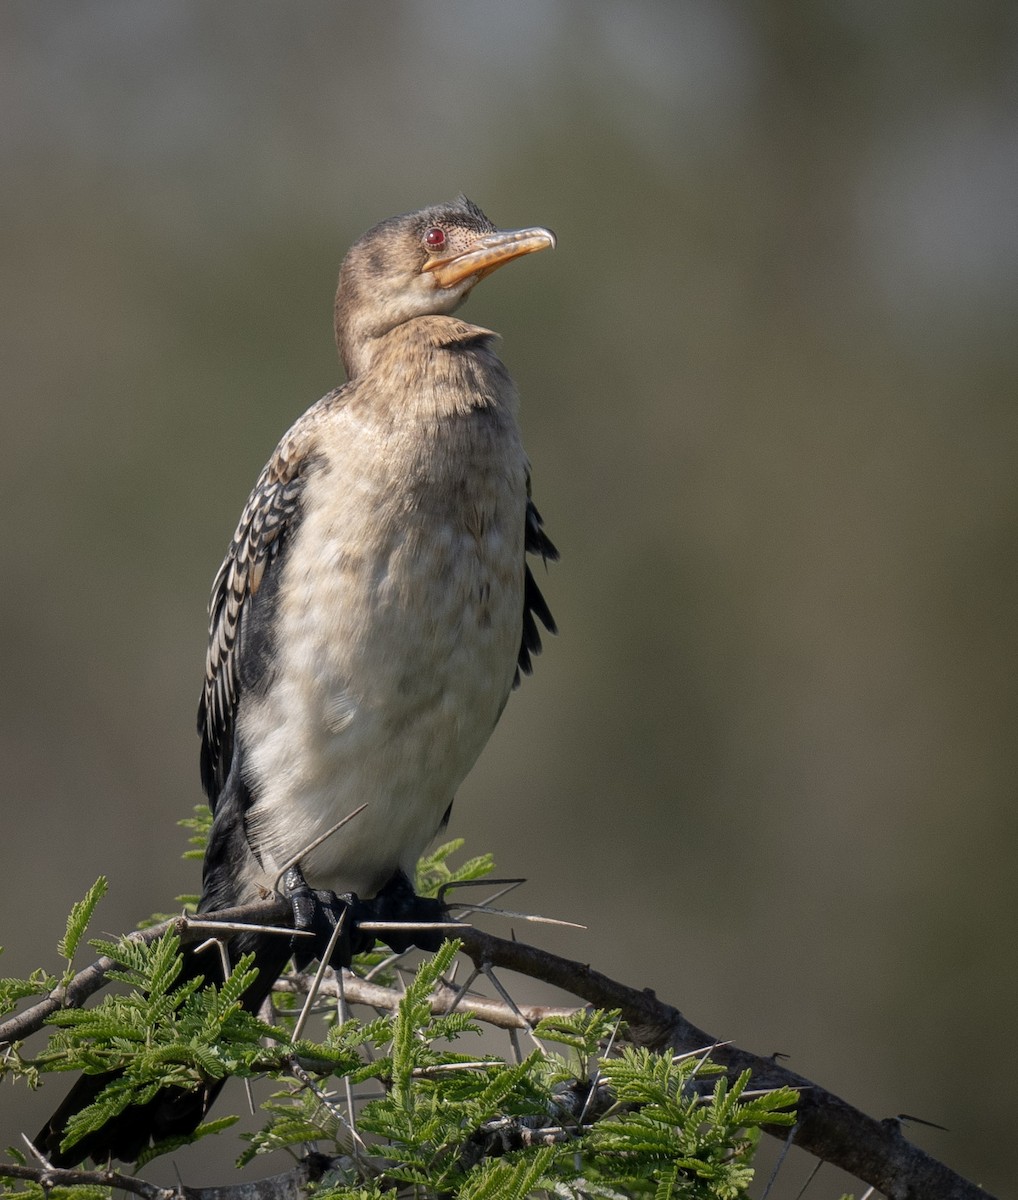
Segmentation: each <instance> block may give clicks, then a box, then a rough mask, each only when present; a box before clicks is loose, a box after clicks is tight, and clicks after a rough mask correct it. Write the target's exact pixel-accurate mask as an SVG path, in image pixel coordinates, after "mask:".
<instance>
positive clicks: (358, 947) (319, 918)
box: [283, 867, 375, 971]
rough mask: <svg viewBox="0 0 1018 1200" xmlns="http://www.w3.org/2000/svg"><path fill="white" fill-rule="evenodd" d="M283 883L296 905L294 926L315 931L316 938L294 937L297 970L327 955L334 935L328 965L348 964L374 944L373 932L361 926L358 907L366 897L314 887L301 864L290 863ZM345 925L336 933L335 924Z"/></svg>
mask: <svg viewBox="0 0 1018 1200" xmlns="http://www.w3.org/2000/svg"><path fill="white" fill-rule="evenodd" d="M283 886H284V888H285V889H286V895H287V898H288V899H289V901H290V904H291V906H292V908H293V927H294V929H296V930H298V931H299V932H301V933H313V934H314V935H315V936H314V938H306V937H297V938H294V939H293V958H294V962H295V963H296V965H297V970H298V971H303V970H304V968H305V967H307V966H308V965H309V963H311V962H313V961H314V960H315V959H316V958H317V959H319V960H321V959H324V958H325V956H326V954H327V953H328V949H329V943H330V942H332V941H333V939H334V938H335V944H334V946H333V949H332V954H331V955H330V956H329V966H331V967H348V966H349V965H350V963H351V961H352V960H353V956H354V955H355V954H363V953H364V952H365V951H366V950H370V949H371V947H372V945H373V944H374V940H375V939H374V935H373V934H370V933H364V932H362V931H361V930H360V929H359V927H358V921H359V919H360V913H359V909H360V908H361V906H362V905H363V901H361V900H359V899H358V898H357V897H356V896H355V895H353V894H352V893H351V894H348V895H345V896H337V895H336V893H335V892H329V891H323V890H316V889H315V888H312V887H311V886H310V885H309V884H308V882H307V880H306V879H305V878H304V875H303V873H302V871H301V869H300V867H291V868H290V870H289V871H287V873H286V875H285V876H284V880H283ZM341 922H342V928H341V929H340V931H339V934H338V936H336V926H337V925H339V924H340V923H341Z"/></svg>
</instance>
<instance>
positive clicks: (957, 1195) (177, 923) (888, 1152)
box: [0, 900, 992, 1200]
mask: <svg viewBox="0 0 1018 1200" xmlns="http://www.w3.org/2000/svg"><path fill="white" fill-rule="evenodd" d="M213 921H215V922H217V923H219V922H225V923H230V922H238V921H254V922H257V923H259V924H264V925H274V926H277V927H280V928H285V927H287V925H288V924H289V922H290V908H289V905H287V904H286V903H285V902H284V901H281V900H269V901H265V902H262V903H256V904H250V905H245V906H243V907H240V908H234V909H229V910H224V911H223V912H220V913H205V914H203V916H202V921H201V926H202V928H200V929H199V928H195V927H194V923H193V922H191V921H190V920H189V918H188V917H186V916H181V917H175V918H173V919H171V920H169V921H165V922H163V923H162V924H161V925H158V926H153V927H152V928H151V929H146V930H144V931H139V932H137V933H134V934H132V935H131V937H132V938H137V939H139V940H142V941H146V942H149V941H152V940H154V939H155V938H157V937H159V936H161V935H162V934H163V933H164V932H166V931H167V930H168V929H172V930H173V931H174V932H175V933H177V934H178V936H179V937H180V938H181V941H182V942H184V943H188V942H195V941H198V940H201V939H202V938H205V937H207V936H208V925H209V923H210V922H213ZM456 936H457V937H458V938H459V939H460V941H461V942H462V943H463V953H464V954H466V955H467V957H468V958H470V959H471V961H472V962H473V963H474V965H475V967H477V968H478V969H479V970H484V969H485V968H489V967H499V968H503V969H507V970H510V971H515V972H518V973H519V974H521V975H528V976H530V977H531V978H534V979H540V980H543V981H544V982H546V983H551V984H553V985H554V986H556V987H559V988H562V989H563V990H565V991H567V992H570V993H572V994H573V995H574V996H578V997H580V998H581V999H582V1000H584V1001H586V1002H587V1003H588V1004H591V1005H595V1006H597V1007H598V1008H606V1009H616V1008H617V1009H620V1010H621V1012H622V1017H623V1020H624V1021H625V1022H626V1023H627V1024H628V1026H629V1031H630V1035H631V1037H632V1038H633V1040H634V1041H635V1042H637V1043H638V1044H640V1045H643V1046H647V1047H650V1048H652V1049H655V1050H665V1049H671V1050H673V1051H675V1052H676V1053H683V1052H689V1051H694V1050H696V1049H698V1048H700V1047H704V1046H709V1045H714V1047H715V1048H714V1049H713V1050H712V1053H711V1057H712V1059H713V1060H714V1061H715V1062H717V1063H719V1064H720V1065H721V1066H724V1067H725V1068H726V1069H727V1071H728V1074H729V1075H730V1077H731V1078H733V1079H734V1078H735V1077H737V1076H738V1075H739V1074H740V1073H741V1072H742V1071H744V1070H746V1069H747V1068H748V1069H749V1070H750V1071H751V1072H752V1075H753V1087H754V1088H765V1089H770V1088H776V1087H792V1088H796V1089H798V1090H799V1091H800V1100H799V1104H798V1108H797V1122H796V1125H795V1128H794V1130H793V1134H792V1140H793V1142H794V1143H795V1144H796V1145H798V1146H801V1147H802V1148H803V1149H804V1150H807V1151H809V1152H810V1153H811V1154H814V1155H815V1156H816V1157H817V1158H819V1159H821V1160H823V1161H826V1162H830V1163H833V1164H834V1165H836V1166H839V1167H841V1168H842V1169H843V1170H845V1171H848V1172H849V1173H850V1174H852V1175H854V1176H856V1178H858V1179H860V1180H863V1181H864V1182H866V1183H868V1184H870V1185H871V1186H872V1187H874V1188H876V1189H878V1190H879V1191H880V1192H882V1193H883V1194H884V1195H885V1196H886V1197H888V1200H992V1197H990V1196H989V1193H987V1192H984V1191H983V1190H982V1189H981V1188H979V1187H978V1186H977V1185H975V1184H973V1183H970V1182H968V1181H967V1180H965V1179H963V1178H962V1177H961V1176H960V1175H958V1174H956V1173H955V1172H954V1171H952V1170H950V1168H948V1167H947V1166H945V1165H944V1164H943V1163H941V1162H938V1161H937V1160H936V1159H934V1158H932V1157H931V1156H930V1155H928V1154H926V1153H925V1151H923V1150H921V1149H919V1147H917V1146H914V1145H913V1144H912V1143H911V1142H909V1141H908V1140H907V1139H906V1138H905V1137H904V1136H903V1135H902V1132H901V1122H900V1120H898V1119H897V1118H894V1119H889V1120H883V1121H878V1120H876V1119H874V1118H873V1117H870V1116H867V1115H866V1114H865V1113H863V1112H861V1111H860V1110H859V1109H857V1108H854V1107H853V1106H852V1105H850V1104H848V1103H847V1102H846V1101H845V1100H843V1099H841V1097H839V1096H836V1095H834V1094H833V1093H832V1092H828V1091H827V1090H826V1089H824V1088H822V1087H820V1086H818V1085H817V1084H815V1083H813V1082H811V1081H810V1080H808V1079H806V1078H805V1077H804V1076H802V1075H798V1074H796V1073H795V1072H793V1071H789V1070H787V1069H786V1068H785V1067H782V1066H781V1065H780V1064H779V1063H777V1062H776V1061H775V1060H774V1059H773V1058H762V1057H760V1056H759V1055H756V1054H752V1053H750V1052H749V1051H748V1050H742V1049H740V1048H739V1047H737V1046H734V1045H731V1044H730V1043H726V1044H721V1043H720V1042H719V1041H718V1039H716V1038H714V1037H713V1036H712V1035H711V1034H709V1033H707V1032H706V1031H705V1030H702V1029H700V1028H698V1027H697V1026H696V1025H694V1024H692V1022H690V1021H688V1020H687V1019H686V1018H685V1017H684V1016H683V1015H682V1013H681V1012H679V1010H678V1009H676V1008H674V1007H672V1006H671V1005H669V1004H665V1003H664V1002H662V1001H661V1000H658V998H657V997H656V996H655V995H654V993H653V992H652V991H650V990H649V989H646V990H643V991H641V990H639V989H636V988H632V987H629V986H628V985H626V984H623V983H619V982H618V981H616V980H614V979H610V978H609V977H608V976H607V975H602V974H601V973H600V972H599V971H595V970H594V969H593V968H592V967H590V966H587V965H584V964H582V963H578V962H573V961H571V960H569V959H565V958H561V957H559V956H558V955H556V954H551V953H549V952H548V951H546V950H541V949H539V948H538V947H536V946H530V945H527V944H525V943H522V942H515V941H508V940H506V939H504V938H499V937H494V936H492V935H491V934H488V933H484V932H482V931H481V930H479V929H476V928H474V927H472V926H469V925H464V926H463V928H462V929H461V930H458V931H457V933H456ZM112 966H113V962H112V960H110V959H108V958H102V959H100V960H99V961H98V962H96V963H94V964H92V966H90V967H88V968H86V969H85V970H83V971H80V972H79V973H78V974H77V975H76V976H74V978H73V979H72V980H71V982H70V983H69V984H68V985H67V987H66V988H61V989H57V990H56V991H55V992H54V993H53V994H52V995H51V996H49V997H47V998H46V999H45V1000H44V1001H42V1002H40V1003H38V1004H36V1005H34V1006H32V1007H31V1008H28V1009H26V1010H25V1011H24V1012H22V1013H20V1014H18V1015H17V1016H15V1017H12V1018H10V1019H9V1020H8V1021H6V1022H3V1023H2V1024H0V1044H2V1043H3V1042H13V1041H17V1040H20V1039H22V1038H25V1037H27V1036H28V1035H29V1034H30V1033H33V1032H35V1031H37V1030H38V1029H40V1028H41V1027H42V1025H43V1023H44V1022H45V1020H46V1018H47V1017H48V1016H49V1015H50V1014H51V1013H53V1012H55V1011H56V1010H58V1009H59V1008H61V1007H72V1006H80V1005H81V1004H83V1003H84V1001H85V1000H86V999H87V998H88V996H90V995H91V994H92V993H93V992H95V991H97V990H98V989H99V988H101V987H102V986H103V985H104V983H105V979H106V974H107V972H108V971H109V969H110V968H111V967H112ZM287 986H290V987H293V986H295V984H294V982H293V980H292V979H288V981H287ZM378 990H380V991H383V992H384V991H385V989H378ZM344 991H345V994H346V998H347V1000H348V1001H354V1002H364V1003H368V1004H372V1005H380V1006H382V1007H391V1004H392V1002H393V1001H392V1000H385V998H384V997H381V996H379V995H378V994H377V991H376V990H374V985H371V984H366V983H364V981H358V980H355V979H353V978H351V977H347V978H346V979H345V980H344ZM448 1002H449V997H448V996H446V997H444V998H443V996H442V994H439V996H438V997H436V1001H435V1003H436V1005H438V1006H439V1007H438V1009H437V1011H441V1006H442V1005H443V1004H448ZM466 1008H467V1011H473V1012H475V1013H476V1015H477V1016H478V1017H479V1018H481V1019H483V1020H488V1019H492V1021H493V1023H495V1024H499V1025H501V1026H503V1027H505V1028H519V1027H520V1026H521V1025H522V1024H524V1023H525V1020H529V1019H530V1018H531V1016H534V1017H539V1016H544V1015H550V1011H553V1010H541V1009H537V1010H533V1011H532V1012H527V1011H525V1010H524V1011H523V1013H522V1017H523V1018H524V1020H523V1021H521V1018H520V1016H519V1015H517V1014H515V1013H513V1012H512V1011H511V1010H510V1009H509V1007H508V1006H506V1005H502V1004H499V1003H498V1002H496V1001H484V1002H483V1003H482V1004H478V1003H477V1002H476V1001H474V1000H471V1001H470V1002H469V1003H468V1004H467V1006H466ZM482 1009H483V1011H482ZM776 1136H780V1137H782V1138H784V1137H786V1136H787V1135H786V1134H785V1133H784V1132H783V1131H782V1132H780V1133H778V1134H777V1135H776ZM307 1162H308V1160H303V1162H302V1164H301V1165H300V1167H299V1168H298V1170H303V1169H304V1164H306V1163H307ZM3 1170H4V1171H5V1172H8V1173H10V1172H11V1169H10V1168H9V1167H6V1166H5V1167H4V1168H3ZM26 1172H27V1174H24V1173H26ZM19 1173H21V1174H22V1177H30V1178H36V1179H38V1178H40V1173H45V1169H44V1168H28V1167H26V1168H22V1169H21V1172H19ZM57 1174H60V1175H61V1176H64V1175H68V1174H72V1172H50V1175H51V1176H53V1177H54V1182H56V1179H55V1176H56V1175H57ZM77 1174H82V1173H81V1172H78V1173H77ZM100 1174H101V1173H100ZM291 1174H292V1173H291ZM283 1178H284V1177H280V1179H281V1180H282V1179H283ZM60 1182H70V1181H69V1180H64V1179H63V1178H62V1179H61V1180H60ZM137 1185H138V1186H135V1187H132V1188H128V1189H127V1190H132V1191H134V1192H135V1193H136V1194H137V1195H139V1196H142V1197H143V1200H163V1195H164V1193H163V1191H162V1189H153V1188H152V1185H150V1184H146V1183H143V1182H142V1181H140V1180H139V1181H137ZM116 1186H125V1185H124V1184H117V1185H116ZM243 1186H245V1187H247V1188H250V1186H251V1185H243ZM296 1186H297V1187H298V1188H299V1186H300V1185H299V1183H298V1184H296ZM286 1187H287V1192H286V1194H287V1195H294V1194H295V1193H293V1192H290V1191H289V1185H286ZM141 1189H147V1190H141ZM185 1191H186V1193H187V1195H188V1196H191V1195H194V1196H197V1197H199V1198H200V1200H211V1198H212V1197H213V1193H215V1194H216V1195H217V1196H218V1197H219V1198H220V1200H226V1198H227V1197H232V1200H242V1197H241V1195H240V1190H238V1189H237V1188H233V1189H231V1188H226V1189H197V1190H192V1189H185ZM177 1194H179V1192H178V1193H177ZM257 1195H258V1200H266V1196H267V1195H268V1194H267V1193H265V1192H264V1191H262V1189H261V1185H259V1190H258V1194H257ZM167 1200H168V1197H167ZM271 1200H278V1194H277V1193H276V1192H272V1193H271Z"/></svg>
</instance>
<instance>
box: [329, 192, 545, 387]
mask: <svg viewBox="0 0 1018 1200" xmlns="http://www.w3.org/2000/svg"><path fill="white" fill-rule="evenodd" d="M554 245H555V235H554V234H553V233H552V232H551V230H550V229H542V228H540V227H535V228H532V229H509V230H502V229H496V228H495V226H494V225H493V224H492V223H491V221H489V220H488V218H487V217H486V216H485V215H484V213H483V212H481V210H480V209H479V208H478V207H477V205H476V204H474V203H473V201H471V200H468V199H467V198H466V196H460V197H458V198H457V199H456V200H454V201H453V202H452V203H451V204H436V205H434V206H433V207H431V208H422V209H421V210H420V211H419V212H413V213H406V214H404V215H403V216H400V217H390V218H389V220H387V221H383V222H382V223H381V224H380V225H376V226H375V227H374V229H369V230H368V232H367V233H366V234H364V236H363V237H361V238H359V239H358V240H357V241H356V242H355V243H354V244H353V246H352V247H351V248H350V251H349V253H348V254H347V256H346V258H345V259H344V260H343V266H342V268H341V269H340V272H339V288H338V290H337V292H336V344H337V346H338V347H339V353H340V357H341V358H342V360H343V365H344V366H345V367H346V371H347V375H348V376H350V377H351V378H352V377H353V376H354V375H355V374H356V372H357V370H358V368H359V366H360V365H361V364H362V363H363V362H364V361H366V360H367V359H369V358H370V354H371V351H370V346H369V343H370V342H371V340H372V339H374V338H379V337H383V336H384V335H385V334H386V333H388V332H389V331H390V330H391V329H394V328H395V327H396V326H397V325H402V324H403V323H404V322H405V321H410V320H413V318H414V317H422V316H434V315H440V314H443V313H451V312H452V311H453V310H454V309H456V308H457V307H458V306H459V305H460V304H462V303H463V301H464V300H465V299H466V298H467V296H468V295H469V294H470V290H471V289H472V288H473V287H474V285H475V284H477V283H478V282H479V281H480V280H481V279H483V278H484V277H485V275H490V274H491V272H492V271H495V270H497V269H498V268H499V267H501V266H502V265H503V264H504V263H507V262H511V261H512V260H513V259H514V258H519V257H520V256H521V255H523V254H532V253H533V252H534V251H535V250H545V249H547V248H549V247H553V246H554Z"/></svg>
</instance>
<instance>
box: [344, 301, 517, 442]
mask: <svg viewBox="0 0 1018 1200" xmlns="http://www.w3.org/2000/svg"><path fill="white" fill-rule="evenodd" d="M495 337H496V335H495V334H493V333H492V332H491V331H490V330H489V329H483V328H481V326H479V325H470V324H468V323H467V322H465V321H459V320H457V319H456V318H454V317H436V316H428V317H419V318H416V319H414V320H412V321H407V322H405V323H404V324H402V325H399V326H398V327H397V328H395V329H392V330H390V331H389V332H388V333H386V334H385V335H383V336H382V337H379V338H375V339H373V342H372V347H371V354H370V356H368V357H366V358H365V359H364V361H363V364H362V365H361V367H360V369H359V370H358V371H357V372H356V374H355V376H354V377H353V378H352V379H351V384H352V385H353V386H352V390H350V391H349V392H346V389H344V392H345V394H346V395H347V397H348V399H347V403H349V404H351V405H353V406H354V408H360V407H362V406H363V407H364V409H365V411H367V410H371V411H373V412H374V413H375V415H376V417H379V418H381V419H382V420H383V422H384V421H386V420H392V421H393V422H394V423H395V424H396V425H402V424H403V423H405V422H407V421H413V420H419V421H424V422H425V423H431V422H434V421H436V420H437V421H443V420H445V419H447V418H451V417H456V416H461V415H467V414H469V413H471V412H476V411H478V410H481V409H489V410H498V411H500V412H501V413H503V414H504V415H505V417H506V418H508V419H509V420H510V421H511V422H515V420H516V419H517V412H518V408H519V400H518V396H517V393H516V388H515V386H514V384H513V382H512V380H511V379H510V378H509V374H508V372H507V371H506V369H505V366H504V364H503V363H502V361H501V360H500V359H499V357H498V356H497V355H496V354H495V352H494V350H493V349H492V346H491V343H492V341H493V340H494V339H495Z"/></svg>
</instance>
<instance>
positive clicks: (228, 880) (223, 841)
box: [35, 795, 292, 1167]
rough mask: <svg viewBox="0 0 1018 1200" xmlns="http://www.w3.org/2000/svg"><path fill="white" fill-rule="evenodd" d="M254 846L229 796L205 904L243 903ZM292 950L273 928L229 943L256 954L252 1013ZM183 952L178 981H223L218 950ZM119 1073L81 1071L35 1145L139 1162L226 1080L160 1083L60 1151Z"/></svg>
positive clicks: (63, 1161) (207, 871)
mask: <svg viewBox="0 0 1018 1200" xmlns="http://www.w3.org/2000/svg"><path fill="white" fill-rule="evenodd" d="M224 801H226V803H224ZM250 853H251V851H250V849H249V847H248V845H247V839H246V837H245V836H244V833H243V818H242V811H241V806H240V805H239V804H231V803H230V802H229V798H228V797H227V796H226V795H224V796H222V797H220V803H219V804H218V805H217V809H216V820H215V824H214V825H213V831H212V837H211V839H210V841H209V846H208V850H207V852H206V855H205V867H204V880H203V882H204V890H203V895H202V900H201V904H200V905H199V909H200V911H202V912H213V911H215V910H217V909H222V908H229V907H232V906H233V905H234V904H237V903H239V902H240V900H241V897H240V896H239V895H238V892H239V887H238V884H237V879H238V876H240V875H241V867H242V864H243V863H244V858H245V856H246V855H249V854H250ZM291 950H292V947H291V942H290V939H289V938H287V937H281V936H272V935H270V934H258V933H245V934H240V935H238V936H236V937H234V938H233V939H232V941H231V942H230V943H229V958H230V962H231V964H232V963H235V962H236V961H237V960H238V959H239V958H240V956H241V955H242V954H249V953H253V954H254V956H255V966H257V968H258V978H257V979H256V980H255V981H254V982H253V983H252V984H251V986H250V987H249V988H248V990H247V992H246V993H245V994H244V1001H243V1003H244V1007H245V1008H246V1009H247V1010H248V1011H249V1012H257V1011H258V1009H259V1008H261V1006H262V1002H263V1001H264V1000H265V997H266V996H267V995H268V994H269V992H270V991H271V990H272V985H273V984H274V983H275V981H276V980H277V979H278V978H279V975H280V973H281V972H282V970H283V968H284V967H285V965H286V962H287V959H288V958H289V957H290V954H291ZM183 957H184V962H183V967H182V969H181V973H180V978H179V979H178V981H177V982H178V986H179V985H180V984H183V983H186V982H187V981H188V980H192V979H196V978H197V977H198V976H202V977H204V979H205V980H206V982H209V983H221V982H222V966H221V960H220V956H219V955H218V954H217V953H216V951H215V950H214V949H209V950H206V951H204V952H203V953H202V954H200V955H199V954H196V953H195V952H194V950H193V949H191V948H190V947H185V948H184V950H183ZM115 1078H116V1074H115V1073H112V1072H104V1073H103V1074H101V1075H82V1076H81V1078H80V1079H79V1080H78V1081H77V1083H75V1085H74V1086H73V1087H72V1088H71V1090H70V1092H69V1093H68V1094H67V1097H66V1098H65V1100H64V1102H63V1104H61V1105H60V1107H59V1108H58V1109H57V1110H56V1112H55V1113H54V1114H53V1115H52V1116H51V1117H50V1119H49V1120H48V1121H47V1122H46V1124H45V1126H44V1127H43V1128H42V1129H41V1130H40V1132H39V1134H38V1135H37V1137H36V1138H35V1145H36V1147H37V1148H38V1149H39V1150H40V1151H41V1152H42V1153H43V1154H44V1155H45V1156H46V1158H47V1159H48V1161H49V1162H50V1163H52V1165H53V1166H54V1167H73V1166H76V1165H77V1164H78V1163H80V1162H82V1161H83V1160H84V1159H86V1158H91V1159H93V1160H94V1161H95V1162H98V1163H103V1162H107V1161H108V1160H109V1159H110V1158H117V1159H120V1160H122V1161H123V1162H134V1161H136V1160H137V1158H138V1156H139V1155H140V1154H141V1153H142V1151H144V1150H146V1149H147V1148H148V1147H149V1146H151V1145H152V1144H153V1143H155V1142H160V1141H163V1140H164V1139H166V1138H171V1137H181V1136H184V1135H186V1134H188V1133H191V1132H193V1130H194V1129H195V1128H196V1127H197V1126H198V1125H199V1124H201V1122H202V1120H203V1118H204V1117H205V1114H206V1113H207V1112H208V1110H209V1108H210V1107H211V1105H212V1103H213V1101H214V1100H215V1098H216V1096H217V1095H218V1094H219V1090H220V1088H221V1087H222V1081H221V1080H213V1081H210V1082H208V1083H207V1084H205V1085H204V1086H202V1087H199V1088H195V1089H188V1088H180V1087H170V1088H163V1089H162V1091H160V1092H158V1093H157V1094H156V1095H155V1096H154V1097H153V1098H152V1099H151V1100H149V1101H148V1103H146V1104H135V1105H131V1106H130V1107H129V1108H126V1109H125V1110H124V1111H123V1112H122V1113H120V1114H119V1115H118V1116H116V1117H114V1118H113V1119H112V1120H110V1121H107V1123H106V1124H105V1125H104V1126H103V1127H102V1128H101V1129H97V1130H96V1131H95V1132H94V1133H90V1134H88V1135H87V1136H86V1137H84V1138H82V1139H81V1141H79V1142H75V1144H74V1145H73V1146H71V1147H69V1148H68V1149H67V1150H66V1151H63V1150H61V1149H60V1143H61V1142H62V1141H63V1139H64V1137H65V1136H66V1130H67V1122H68V1121H69V1120H70V1118H71V1117H73V1116H74V1115H75V1113H78V1112H80V1111H81V1110H82V1109H83V1108H85V1107H87V1106H88V1105H89V1104H92V1103H93V1102H94V1101H95V1099H96V1098H97V1097H98V1095H99V1093H100V1092H101V1091H102V1090H103V1088H105V1087H106V1085H107V1084H109V1083H110V1082H111V1081H112V1080H113V1079H115Z"/></svg>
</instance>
